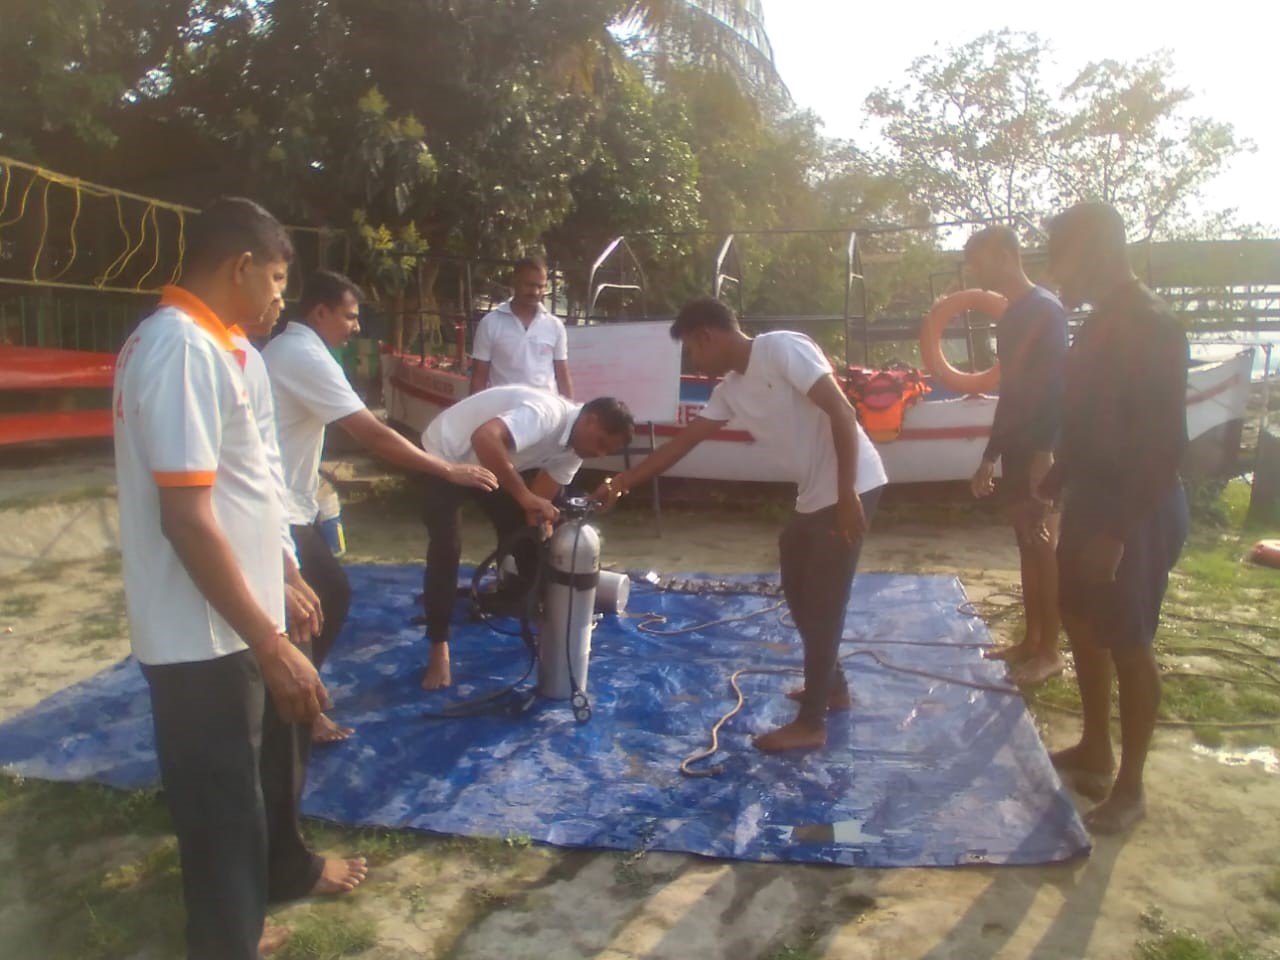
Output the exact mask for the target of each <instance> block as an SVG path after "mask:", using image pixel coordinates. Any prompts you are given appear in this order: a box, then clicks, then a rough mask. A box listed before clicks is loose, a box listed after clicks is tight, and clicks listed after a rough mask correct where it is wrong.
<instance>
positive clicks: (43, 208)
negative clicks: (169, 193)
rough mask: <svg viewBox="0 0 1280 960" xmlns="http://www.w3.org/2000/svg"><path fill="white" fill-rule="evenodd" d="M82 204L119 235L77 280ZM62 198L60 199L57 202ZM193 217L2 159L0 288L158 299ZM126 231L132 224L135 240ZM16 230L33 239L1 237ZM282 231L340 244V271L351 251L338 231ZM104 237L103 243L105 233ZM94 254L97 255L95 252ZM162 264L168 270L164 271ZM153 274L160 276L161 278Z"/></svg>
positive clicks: (178, 264) (176, 270) (180, 208)
mask: <svg viewBox="0 0 1280 960" xmlns="http://www.w3.org/2000/svg"><path fill="white" fill-rule="evenodd" d="M55 190H57V191H64V190H65V191H67V192H68V194H69V206H70V213H69V214H65V215H58V213H57V212H56V211H55V210H51V207H50V195H51V194H53V195H54V196H55V198H57V193H55ZM37 191H38V192H37ZM33 195H36V196H38V197H39V204H38V206H39V222H38V224H35V223H34V220H35V217H34V216H32V217H31V218H30V219H29V218H28V214H29V213H31V212H32V211H33V210H34V206H35V205H33V204H32V203H31V200H32V197H33ZM86 198H88V199H92V200H102V201H107V202H110V203H111V204H112V208H113V209H112V210H111V211H110V213H108V214H104V216H108V217H110V215H111V214H114V217H113V219H114V221H115V223H114V228H115V229H118V231H119V240H118V247H117V250H118V252H117V253H116V255H115V257H114V259H113V260H111V262H110V263H109V264H107V265H106V266H105V267H104V268H103V269H101V270H100V271H99V272H97V273H96V275H93V274H90V273H86V274H85V276H84V277H83V278H80V279H76V278H74V276H73V271H74V268H76V267H77V266H80V265H81V263H80V260H81V253H82V250H83V248H84V247H85V244H84V242H83V239H82V237H81V236H80V231H81V228H82V223H81V220H82V216H81V215H82V212H83V210H84V207H85V200H86ZM66 199H67V198H63V202H65V200H66ZM196 212H197V211H196V209H195V208H194V207H188V206H184V205H183V204H179V203H170V202H168V201H165V200H159V199H157V198H155V197H146V196H143V195H141V194H137V193H130V192H129V191H127V190H117V189H116V188H114V187H107V186H103V185H102V184H98V183H92V182H90V181H88V180H82V179H80V178H79V177H71V176H67V175H65V174H61V173H57V172H56V171H53V170H47V169H45V168H44V167H40V166H36V165H34V164H30V163H24V162H23V161H21V160H15V159H13V158H12V157H7V156H3V155H0V249H3V248H4V247H5V245H6V240H8V242H9V243H10V244H14V249H16V250H17V251H18V253H19V255H17V256H11V257H6V258H0V283H5V284H18V285H21V286H32V287H43V288H54V289H64V290H94V291H106V290H110V291H115V292H123V293H140V294H154V293H157V292H158V291H159V289H160V287H161V286H163V285H164V284H167V283H173V282H175V281H176V280H177V279H178V276H179V274H180V273H181V270H182V257H183V254H184V252H185V250H186V218H187V216H188V215H189V214H192V213H196ZM131 224H136V225H137V226H136V234H135V230H134V228H132V227H131ZM15 228H20V229H25V230H28V231H30V230H33V229H34V235H31V234H28V235H25V236H23V237H22V239H21V240H19V241H14V240H12V239H10V238H9V237H6V236H5V235H4V234H5V231H6V230H7V231H9V232H10V233H16V232H17V229H15ZM286 229H287V230H288V232H289V234H290V235H291V236H293V237H295V240H296V238H297V237H298V236H299V235H303V236H310V237H312V238H313V239H314V240H315V241H316V243H317V244H318V245H320V246H319V247H318V249H324V245H325V244H328V243H329V242H331V241H338V242H340V243H341V245H342V257H341V259H342V261H343V263H342V267H343V269H345V268H346V266H347V264H346V260H347V259H348V257H349V255H350V248H349V246H348V244H347V237H346V235H345V234H344V233H343V232H342V231H340V230H334V229H331V228H328V227H299V226H286ZM51 236H52V238H53V241H52V243H51ZM102 238H103V240H104V242H105V241H106V231H104V232H103V234H102ZM55 245H57V247H58V248H57V250H56V254H57V256H56V260H57V261H58V262H54V263H51V264H46V263H44V262H43V261H44V260H45V259H46V255H47V254H52V253H54V250H55ZM28 249H29V250H31V256H30V259H29V260H28V259H27V257H26V256H23V255H21V254H22V253H23V252H25V251H26V250H28ZM99 255H100V256H103V254H102V252H101V251H99ZM106 255H109V253H108V254H106ZM64 258H65V259H64ZM50 259H53V258H52V257H50ZM170 263H171V264H172V266H171V267H170V266H168V265H169V264H170ZM162 265H165V267H166V268H165V269H164V270H163V271H161V267H162ZM157 271H161V272H160V273H159V275H157Z"/></svg>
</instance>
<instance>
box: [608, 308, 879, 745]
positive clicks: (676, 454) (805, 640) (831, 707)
mask: <svg viewBox="0 0 1280 960" xmlns="http://www.w3.org/2000/svg"><path fill="white" fill-rule="evenodd" d="M671 336H672V338H673V339H676V340H680V341H682V343H683V344H684V348H685V349H686V350H687V351H688V352H689V358H690V360H691V361H692V363H693V365H694V367H695V368H696V369H697V371H698V372H699V373H701V374H704V375H706V376H711V377H723V379H722V380H721V382H720V383H719V384H718V385H717V386H716V388H715V390H713V391H712V393H711V399H710V400H708V401H707V405H706V406H705V407H703V408H702V412H701V413H699V414H698V416H697V418H695V419H694V421H693V422H692V423H691V424H689V425H688V426H687V427H685V428H684V429H683V430H682V431H680V433H678V434H676V435H675V436H674V437H672V438H671V440H670V441H668V442H667V443H666V444H665V445H663V446H662V447H660V448H659V449H658V451H657V452H656V453H654V454H651V455H650V456H649V457H647V458H646V459H644V460H643V461H641V462H640V463H638V464H636V465H635V466H634V467H632V468H631V469H630V470H625V471H623V472H622V473H620V474H618V475H617V476H616V477H614V478H613V479H612V480H608V481H606V482H605V483H604V485H603V486H601V487H600V489H598V490H597V491H596V492H595V494H594V495H593V496H594V497H595V498H596V499H598V500H600V501H602V502H604V503H605V504H606V505H611V504H613V503H614V502H615V501H616V500H617V498H618V497H619V496H621V495H622V494H624V493H626V492H627V491H628V490H632V489H634V488H635V487H636V485H637V484H640V483H644V482H645V481H647V480H650V479H652V478H653V477H656V476H658V475H659V474H661V473H662V472H663V471H664V470H666V469H668V468H669V467H671V466H672V465H673V464H675V463H677V462H678V461H679V460H680V459H681V458H682V457H683V456H684V455H685V454H687V453H688V452H689V451H690V450H692V449H693V448H694V447H696V446H697V445H698V444H699V443H701V442H702V441H703V440H706V439H707V438H708V437H710V436H712V435H713V434H714V433H715V432H716V431H717V430H719V429H720V428H721V427H723V426H724V425H725V424H726V423H729V422H732V423H733V424H734V426H735V427H739V428H742V429H746V430H748V431H750V432H751V435H752V436H753V437H754V438H755V442H756V443H757V444H758V446H759V448H760V450H761V452H762V453H764V454H765V455H767V456H769V457H770V458H771V459H773V460H775V461H776V462H778V463H779V464H781V465H783V466H785V467H787V468H788V469H789V470H790V471H791V475H792V478H793V479H794V480H795V482H796V488H797V490H796V512H795V513H794V514H792V516H791V520H790V521H789V522H788V523H787V525H786V527H785V528H784V529H783V531H782V535H781V537H780V538H779V540H778V552H779V560H780V566H781V574H782V590H783V594H784V595H785V596H786V599H787V607H788V608H789V609H790V611H791V616H792V618H793V619H794V620H795V624H796V629H797V631H799V633H800V641H801V643H802V644H803V645H804V688H803V689H801V690H794V691H792V692H791V693H790V694H788V696H789V697H790V698H791V699H793V700H798V701H799V702H800V712H799V714H798V716H797V717H796V719H795V720H794V721H793V722H791V723H789V724H787V725H785V726H783V727H780V728H779V729H777V730H773V731H771V732H769V733H766V734H764V735H762V736H759V737H757V738H756V739H755V745H756V747H757V748H759V749H760V750H764V751H766V752H772V751H778V750H793V749H809V748H814V747H821V746H822V745H824V744H825V743H826V742H827V729H826V717H827V713H828V711H839V710H848V709H849V708H850V706H851V703H852V701H851V698H850V695H849V686H848V682H847V681H846V679H845V676H844V670H843V669H842V668H841V666H840V659H839V653H840V639H841V635H842V632H843V628H844V615H845V607H846V605H847V604H848V602H849V591H850V589H851V587H852V585H853V576H854V573H855V572H856V570H857V567H858V555H859V553H860V551H861V549H862V536H863V533H864V532H865V531H866V527H867V521H868V519H869V518H870V516H871V514H872V513H874V511H875V506H876V503H877V501H878V500H879V498H880V491H881V488H882V487H884V485H885V483H886V482H887V479H886V477H885V472H884V467H883V466H882V465H881V463H880V455H879V454H878V453H877V452H876V448H875V447H874V446H873V445H872V444H871V441H870V440H869V439H867V435H866V434H865V433H864V432H863V430H862V427H861V426H860V425H859V424H858V419H857V416H856V415H855V413H854V410H853V407H852V406H850V404H849V401H848V399H847V398H846V397H845V395H844V391H843V390H841V389H840V386H839V384H837V383H836V381H835V378H834V377H833V376H832V371H831V364H830V363H829V362H828V361H827V358H826V357H825V356H824V355H823V353H822V351H821V350H820V349H819V348H818V345H817V344H816V343H814V342H813V341H812V340H810V339H809V338H808V337H806V336H805V335H804V334H802V333H792V332H790V331H786V330H778V331H775V332H772V333H764V334H761V335H760V336H758V337H756V338H755V339H752V338H751V337H748V336H747V335H746V334H745V333H743V332H742V329H741V328H740V327H739V326H738V318H737V317H736V316H734V314H733V311H732V310H730V309H729V308H728V307H727V306H725V305H724V304H723V303H721V302H720V301H719V300H716V299H714V298H712V297H704V298H701V299H698V300H693V301H691V302H689V303H687V304H685V306H684V307H683V308H682V309H681V310H680V313H679V314H678V315H677V316H676V320H675V323H673V324H672V325H671Z"/></svg>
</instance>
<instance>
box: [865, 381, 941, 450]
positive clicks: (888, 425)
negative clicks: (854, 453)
mask: <svg viewBox="0 0 1280 960" xmlns="http://www.w3.org/2000/svg"><path fill="white" fill-rule="evenodd" d="M928 392H929V386H928V384H926V383H925V382H924V380H923V379H922V378H921V376H920V371H918V370H911V369H905V368H904V369H894V370H869V369H866V368H864V367H849V368H848V369H847V370H846V371H845V395H846V396H847V397H848V398H849V402H850V403H852V404H853V408H854V410H856V411H857V412H858V422H859V423H861V424H862V429H863V430H865V431H867V436H869V437H870V438H871V439H872V440H874V441H875V442H876V443H889V442H890V441H893V440H897V439H898V436H899V435H900V434H901V433H902V421H903V418H904V417H905V416H906V414H907V410H908V409H909V408H911V407H912V406H914V405H915V404H916V403H918V402H919V401H920V398H921V397H923V396H924V395H925V394H926V393H928Z"/></svg>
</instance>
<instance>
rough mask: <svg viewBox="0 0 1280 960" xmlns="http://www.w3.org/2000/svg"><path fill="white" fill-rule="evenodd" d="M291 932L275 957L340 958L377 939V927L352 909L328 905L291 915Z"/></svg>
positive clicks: (362, 949) (299, 959)
mask: <svg viewBox="0 0 1280 960" xmlns="http://www.w3.org/2000/svg"><path fill="white" fill-rule="evenodd" d="M289 926H290V927H291V928H292V931H293V932H292V933H291V934H290V936H289V939H288V940H286V941H285V944H284V946H283V947H281V949H280V952H279V953H278V954H276V956H278V957H280V958H281V960H340V958H342V957H353V956H357V955H359V954H362V953H364V952H365V951H367V950H369V949H370V948H371V947H373V946H376V945H377V942H378V935H377V927H376V925H375V924H374V922H373V921H372V920H371V919H369V918H368V917H364V916H360V915H359V914H357V913H356V912H355V911H354V910H353V909H350V908H348V909H345V910H344V909H341V908H340V907H338V906H336V905H331V904H326V905H325V908H324V910H323V911H322V910H314V911H308V912H307V913H305V914H302V915H301V916H299V917H297V918H296V919H293V918H291V920H290V923H289Z"/></svg>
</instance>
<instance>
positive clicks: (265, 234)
mask: <svg viewBox="0 0 1280 960" xmlns="http://www.w3.org/2000/svg"><path fill="white" fill-rule="evenodd" d="M245 252H248V253H251V254H253V256H254V257H255V258H258V259H262V260H264V261H267V262H270V261H273V260H283V261H284V262H285V263H291V262H292V261H293V243H292V241H290V240H289V234H288V233H287V232H286V231H285V228H284V227H282V226H281V225H280V221H279V220H277V219H276V218H275V217H273V216H272V215H271V214H270V213H268V212H267V211H266V210H265V209H263V208H262V207H261V206H259V205H258V204H256V203H254V202H253V201H252V200H248V199H246V198H244V197H219V198H218V199H217V200H215V201H213V203H211V204H209V206H207V207H206V208H205V209H203V210H201V211H200V212H199V213H197V214H196V215H195V216H193V217H192V218H191V219H190V220H189V221H187V223H186V224H185V227H184V230H183V254H182V267H183V270H185V271H187V272H201V271H208V270H214V269H217V267H219V266H221V264H222V263H223V261H225V260H228V259H230V258H232V257H238V256H240V255H241V254H242V253H245Z"/></svg>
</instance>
